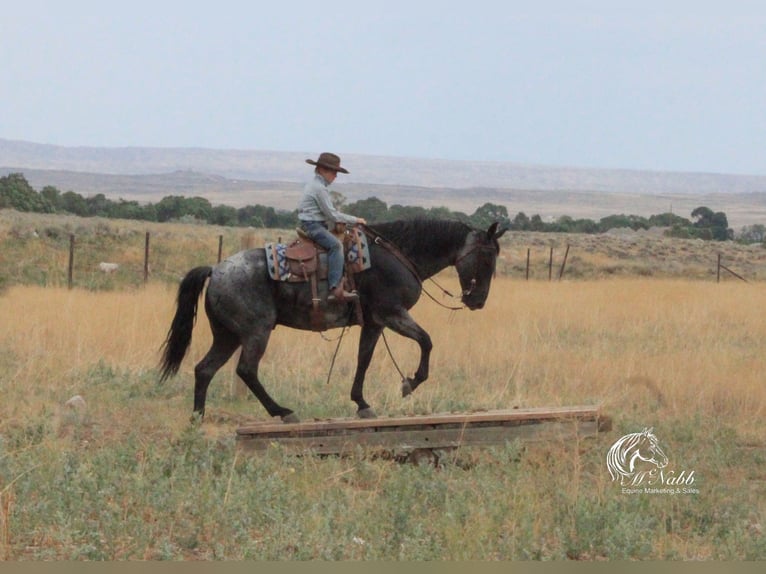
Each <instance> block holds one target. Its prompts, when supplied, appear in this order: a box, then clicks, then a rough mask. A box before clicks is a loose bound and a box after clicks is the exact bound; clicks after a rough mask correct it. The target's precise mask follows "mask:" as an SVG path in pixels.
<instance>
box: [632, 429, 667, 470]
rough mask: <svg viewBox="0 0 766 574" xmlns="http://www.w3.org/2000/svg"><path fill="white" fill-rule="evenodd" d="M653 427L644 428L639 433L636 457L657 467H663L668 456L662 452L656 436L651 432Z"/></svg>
mask: <svg viewBox="0 0 766 574" xmlns="http://www.w3.org/2000/svg"><path fill="white" fill-rule="evenodd" d="M653 430H654V429H653V428H645V429H644V430H643V431H642V432H641V433H640V439H639V443H638V446H637V448H636V452H637V454H638V458H640V459H641V460H643V461H645V462H650V463H652V464H654V465H655V466H656V467H657V468H665V467H666V466H667V465H668V457H667V456H666V455H665V453H664V452H662V448H660V445H659V443H658V442H657V437H656V436H654V433H653V432H652V431H653Z"/></svg>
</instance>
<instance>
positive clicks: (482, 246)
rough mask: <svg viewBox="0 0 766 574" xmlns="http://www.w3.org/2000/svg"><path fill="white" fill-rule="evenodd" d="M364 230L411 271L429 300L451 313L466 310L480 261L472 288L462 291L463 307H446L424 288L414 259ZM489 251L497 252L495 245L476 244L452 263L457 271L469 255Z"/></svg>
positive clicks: (379, 236) (475, 272) (453, 296)
mask: <svg viewBox="0 0 766 574" xmlns="http://www.w3.org/2000/svg"><path fill="white" fill-rule="evenodd" d="M364 229H365V232H368V231H370V232H372V235H374V236H375V238H374V239H373V242H374V243H375V244H376V245H380V246H381V247H383V248H385V249H386V250H388V251H389V252H390V253H391V254H393V255H394V257H396V258H397V259H398V260H399V261H400V262H401V263H402V264H403V265H404V266H405V267H406V268H407V269H408V270H409V271H410V273H412V275H413V276H414V277H415V279H417V281H418V284H419V285H420V288H421V290H422V291H423V293H425V294H426V295H427V296H428V298H429V299H431V301H433V302H434V303H436V304H437V305H439V306H440V307H444V308H445V309H447V310H449V311H460V310H461V309H465V307H466V305H465V303H462V300H463V298H464V297H468V296H470V295H471V293H473V290H474V289H475V288H476V276H477V275H478V271H479V262H478V261H477V262H476V264H475V266H474V273H473V277H472V278H471V281H470V288H468V289H463V290H462V291H461V293H460V297H459V299H460V300H461V305H460V306H459V307H453V306H451V305H445V304H444V303H442V302H441V301H439V300H438V299H437V298H436V297H434V296H433V295H431V293H429V292H428V290H427V289H426V288H425V287H424V286H423V279H421V277H420V272H419V271H418V267H417V265H415V263H414V262H413V261H412V259H410V258H409V257H407V256H406V255H405V254H404V253H402V251H401V250H400V249H399V248H398V247H397V246H396V245H395V244H393V243H391V242H390V241H388V240H387V239H386V238H384V237H383V236H382V235H380V234H379V233H377V232H375V231H373V230H372V229H370V228H369V227H367V226H364ZM488 250H492V251H494V252H496V251H497V248H496V247H495V246H494V245H491V244H490V245H488V244H486V243H479V244H475V245H473V246H471V248H470V249H468V250H467V251H466V252H465V253H463V254H461V255H459V256H458V257H456V258H455V261H454V262H453V263H452V265H453V266H454V267H455V268H456V269H457V264H458V263H459V262H460V261H462V260H463V259H465V258H466V257H468V256H469V255H471V254H472V253H474V252H475V251H488ZM458 274H459V271H458ZM428 280H429V281H431V283H433V284H434V285H436V286H437V287H438V288H439V289H440V290H441V292H442V294H444V295H446V296H447V297H450V298H452V299H458V297H456V296H455V295H453V294H452V293H451V292H450V291H448V290H447V289H445V288H444V287H442V286H441V285H439V283H438V282H437V281H436V280H435V279H434V278H433V277H429V278H428Z"/></svg>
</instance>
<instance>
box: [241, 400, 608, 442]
mask: <svg viewBox="0 0 766 574" xmlns="http://www.w3.org/2000/svg"><path fill="white" fill-rule="evenodd" d="M598 414H599V410H598V407H593V406H580V407H554V408H550V407H541V408H528V409H507V410H492V411H477V412H473V413H440V414H434V415H413V416H404V417H388V418H378V419H326V420H318V421H307V422H299V423H292V424H285V423H272V422H267V423H258V422H257V423H254V424H252V425H245V426H242V427H240V428H239V429H237V434H239V435H246V434H252V433H255V432H257V433H258V434H264V433H275V434H276V435H282V434H290V433H294V432H301V433H308V432H314V431H331V430H338V429H348V430H352V429H365V428H380V429H382V428H389V427H405V426H406V427H409V426H418V425H443V424H460V425H462V424H472V423H481V422H502V421H516V420H522V421H523V420H530V419H533V420H547V419H561V418H588V417H594V418H597V417H598Z"/></svg>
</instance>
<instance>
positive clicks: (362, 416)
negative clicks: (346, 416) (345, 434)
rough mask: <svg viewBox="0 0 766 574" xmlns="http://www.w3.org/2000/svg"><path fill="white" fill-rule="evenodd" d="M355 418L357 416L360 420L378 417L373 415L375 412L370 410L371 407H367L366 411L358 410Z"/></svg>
mask: <svg viewBox="0 0 766 574" xmlns="http://www.w3.org/2000/svg"><path fill="white" fill-rule="evenodd" d="M356 416H358V417H359V418H360V419H376V418H378V415H376V414H375V411H374V410H372V408H371V407H367V408H366V409H359V410H358V411H356Z"/></svg>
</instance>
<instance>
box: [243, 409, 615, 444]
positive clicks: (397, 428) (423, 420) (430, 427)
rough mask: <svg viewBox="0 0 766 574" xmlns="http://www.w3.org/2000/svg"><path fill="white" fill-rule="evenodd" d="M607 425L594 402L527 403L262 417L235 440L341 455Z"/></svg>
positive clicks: (578, 432) (579, 431)
mask: <svg viewBox="0 0 766 574" xmlns="http://www.w3.org/2000/svg"><path fill="white" fill-rule="evenodd" d="M610 424H611V422H610V421H609V419H608V417H605V416H604V415H602V414H601V413H600V411H599V408H598V407H594V406H579V407H556V408H528V409H508V410H494V411H481V412H474V413H444V414H435V415H415V416H403V417H388V418H377V419H328V420H315V421H307V422H300V423H294V424H285V423H273V422H271V421H267V422H262V423H252V424H247V425H244V426H242V427H240V428H238V429H237V440H238V442H239V443H240V444H241V445H242V446H243V447H245V448H248V449H252V450H264V449H267V448H269V447H270V446H271V445H274V444H277V445H279V447H280V448H283V449H285V450H286V451H288V452H294V453H315V454H338V455H342V454H348V453H351V452H353V451H354V450H355V449H356V448H358V447H362V448H365V449H376V450H382V451H390V452H396V453H407V452H413V451H417V450H422V449H454V448H458V447H464V446H489V445H502V444H504V443H505V442H512V441H514V440H515V439H520V440H522V441H528V440H544V439H546V438H548V439H550V438H554V437H565V438H566V437H572V438H574V437H576V436H579V437H583V436H595V435H596V434H598V432H599V431H603V430H608V427H609V426H610Z"/></svg>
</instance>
